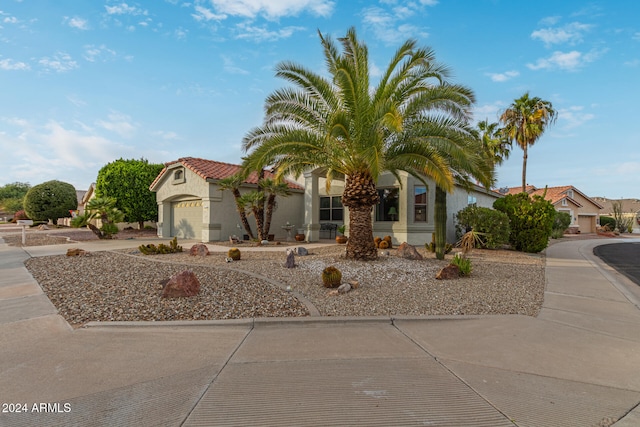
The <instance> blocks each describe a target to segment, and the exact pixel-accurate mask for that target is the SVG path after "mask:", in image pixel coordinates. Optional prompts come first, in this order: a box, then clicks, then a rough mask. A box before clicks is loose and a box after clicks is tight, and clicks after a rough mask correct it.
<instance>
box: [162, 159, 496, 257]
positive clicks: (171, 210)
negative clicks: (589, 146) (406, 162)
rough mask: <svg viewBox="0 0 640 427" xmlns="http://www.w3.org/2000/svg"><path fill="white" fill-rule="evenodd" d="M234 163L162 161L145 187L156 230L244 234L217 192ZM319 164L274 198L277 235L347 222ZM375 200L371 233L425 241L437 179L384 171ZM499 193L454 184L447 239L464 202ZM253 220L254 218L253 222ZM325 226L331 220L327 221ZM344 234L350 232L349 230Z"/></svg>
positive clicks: (228, 199)
mask: <svg viewBox="0 0 640 427" xmlns="http://www.w3.org/2000/svg"><path fill="white" fill-rule="evenodd" d="M239 170H240V166H238V165H232V164H228V163H221V162H216V161H212V160H205V159H197V158H192V157H186V158H182V159H178V160H176V161H173V162H170V163H167V165H166V167H165V168H164V169H163V170H162V172H160V174H159V175H158V177H157V178H156V180H155V181H154V182H153V183H152V184H151V187H150V189H151V190H152V191H155V192H156V198H157V201H158V207H159V211H158V235H159V236H160V237H173V236H178V237H183V238H197V239H201V240H202V241H203V242H209V241H217V240H226V239H227V238H228V236H230V235H234V234H236V235H238V234H240V233H243V231H242V230H238V228H237V226H238V223H239V222H240V220H239V218H238V214H237V211H236V207H235V201H234V199H233V195H232V194H231V193H230V192H229V191H220V188H219V186H218V185H217V182H218V181H219V180H220V179H223V178H226V177H228V176H231V175H233V174H235V173H236V172H238V171H239ZM324 176H325V172H324V170H322V169H317V170H313V171H307V172H306V173H304V174H303V175H302V176H301V177H299V178H298V179H297V180H295V181H294V180H293V178H292V179H291V180H290V181H289V188H291V190H292V191H293V194H292V195H291V196H289V197H286V198H282V197H278V199H277V200H278V209H277V210H276V212H275V213H274V218H273V222H272V226H271V232H273V233H274V234H275V236H276V238H277V239H284V238H286V237H287V233H286V231H285V228H283V227H285V225H286V224H287V222H288V223H290V224H295V225H296V230H297V231H298V232H300V233H304V234H305V237H306V240H307V241H308V242H317V241H319V240H320V239H321V238H330V237H335V234H331V232H332V230H335V227H334V225H335V226H337V225H342V224H348V223H349V218H348V217H349V212H348V209H345V208H344V207H343V206H342V202H341V196H342V192H343V191H344V179H340V178H337V179H334V180H333V181H332V182H331V186H330V187H329V188H327V182H326V179H325V177H324ZM256 185H257V177H256V175H255V174H254V175H251V176H250V177H249V178H248V179H247V181H245V183H244V185H243V186H242V188H241V192H247V191H250V190H252V189H255V188H256ZM377 189H378V192H379V194H380V203H379V204H378V205H377V206H375V209H374V212H373V213H372V215H373V218H372V219H373V232H374V235H375V236H380V237H383V236H386V235H390V236H392V238H393V242H394V243H395V244H399V243H402V242H408V243H410V244H413V245H424V244H425V243H426V242H431V235H432V234H433V232H434V230H435V220H434V206H435V184H434V183H433V182H432V181H431V180H428V179H427V185H425V184H424V183H422V182H421V181H420V180H418V179H416V178H415V177H413V176H411V175H409V174H408V173H404V172H400V173H399V175H398V177H395V176H394V175H392V174H390V173H387V174H383V175H382V176H381V177H380V178H379V180H378V183H377ZM499 197H502V196H501V195H500V194H498V193H495V192H492V191H487V190H485V189H483V188H481V187H479V186H474V187H473V189H471V191H467V190H465V189H463V188H462V187H458V186H456V188H455V191H454V192H453V194H449V195H448V196H447V211H448V213H447V241H449V242H455V239H456V237H455V222H454V221H455V214H456V213H457V212H458V211H460V210H461V209H464V208H465V207H467V206H468V205H469V204H476V205H478V206H485V207H492V206H493V202H494V201H495V200H496V199H497V198H499ZM251 222H252V223H253V221H251ZM328 226H331V227H328ZM346 234H347V235H348V234H349V231H348V229H347V231H346Z"/></svg>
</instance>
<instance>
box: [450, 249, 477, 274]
mask: <svg viewBox="0 0 640 427" xmlns="http://www.w3.org/2000/svg"><path fill="white" fill-rule="evenodd" d="M451 264H453V265H455V266H457V267H458V269H460V274H461V275H463V276H469V275H470V274H471V270H473V266H472V265H471V260H470V259H469V258H467V257H465V256H463V255H460V254H455V256H454V257H453V258H452V259H451Z"/></svg>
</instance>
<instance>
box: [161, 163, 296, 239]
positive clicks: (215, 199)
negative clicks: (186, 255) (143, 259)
mask: <svg viewBox="0 0 640 427" xmlns="http://www.w3.org/2000/svg"><path fill="white" fill-rule="evenodd" d="M239 171H240V166H238V165H232V164H229V163H222V162H216V161H213V160H205V159H198V158H193V157H185V158H181V159H178V160H176V161H173V162H169V163H167V164H166V165H165V168H164V169H162V171H161V172H160V174H159V175H158V176H157V177H156V179H155V180H154V181H153V183H152V184H151V186H150V187H149V188H150V190H151V191H154V192H155V193H156V200H157V202H158V224H157V226H158V236H159V237H174V236H177V237H181V238H185V239H198V240H201V241H203V242H212V241H219V240H226V239H228V238H229V236H233V235H235V236H239V237H241V236H242V235H243V234H245V231H244V229H243V228H239V226H240V217H239V215H238V212H237V209H236V204H235V199H234V197H233V194H232V193H231V191H230V190H225V191H221V190H220V186H219V185H218V182H219V181H220V180H221V179H224V178H227V177H229V176H231V175H234V174H235V173H237V172H239ZM267 177H272V175H271V174H270V173H267ZM288 184H289V188H290V189H291V192H292V194H291V195H290V196H287V197H283V196H278V197H277V199H276V203H277V209H276V210H275V212H274V214H273V218H272V221H271V229H270V233H272V234H274V235H275V236H276V238H277V239H284V238H286V237H287V232H286V231H285V229H283V228H282V227H283V226H286V225H287V223H289V224H291V225H297V227H300V226H301V225H302V220H303V218H304V194H303V193H304V191H303V190H304V189H303V188H302V187H301V186H300V185H298V184H297V183H295V182H293V181H288ZM257 187H258V176H257V174H255V173H253V174H251V175H250V176H249V178H247V179H246V180H245V182H244V183H243V185H242V186H241V187H240V193H241V194H244V193H247V192H249V191H252V190H255V189H257ZM251 223H252V225H253V231H254V235H257V230H256V228H255V222H254V221H252V220H251V219H250V224H251Z"/></svg>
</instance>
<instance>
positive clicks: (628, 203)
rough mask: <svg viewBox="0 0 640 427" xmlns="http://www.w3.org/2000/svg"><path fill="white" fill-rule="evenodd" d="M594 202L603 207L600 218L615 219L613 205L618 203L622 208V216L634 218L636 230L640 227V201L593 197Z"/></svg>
mask: <svg viewBox="0 0 640 427" xmlns="http://www.w3.org/2000/svg"><path fill="white" fill-rule="evenodd" d="M593 200H595V201H596V202H598V203H600V204H601V205H602V211H601V212H600V216H610V217H613V216H614V213H613V204H614V203H616V202H618V203H620V204H621V206H622V215H623V216H625V217H631V218H633V223H634V228H635V229H638V228H639V227H638V226H639V225H640V200H638V199H608V198H606V197H593Z"/></svg>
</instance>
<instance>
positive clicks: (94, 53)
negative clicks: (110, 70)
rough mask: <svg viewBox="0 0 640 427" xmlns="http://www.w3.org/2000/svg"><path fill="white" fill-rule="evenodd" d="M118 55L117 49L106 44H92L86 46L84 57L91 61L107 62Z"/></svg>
mask: <svg viewBox="0 0 640 427" xmlns="http://www.w3.org/2000/svg"><path fill="white" fill-rule="evenodd" d="M116 56H117V55H116V51H115V50H112V49H109V48H108V47H106V46H105V45H100V46H95V45H92V44H90V45H86V46H84V55H83V58H84V59H86V60H87V61H89V62H98V61H100V62H106V61H108V60H110V59H114V58H115V57H116Z"/></svg>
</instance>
